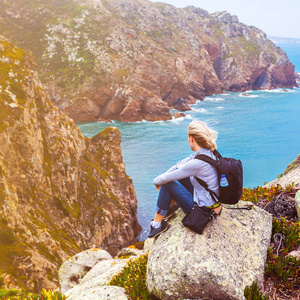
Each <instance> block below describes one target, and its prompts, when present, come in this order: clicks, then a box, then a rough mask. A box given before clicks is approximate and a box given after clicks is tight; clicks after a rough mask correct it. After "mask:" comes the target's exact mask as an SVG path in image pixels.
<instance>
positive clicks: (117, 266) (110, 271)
mask: <svg viewBox="0 0 300 300" xmlns="http://www.w3.org/2000/svg"><path fill="white" fill-rule="evenodd" d="M127 261H128V259H110V260H106V261H101V262H99V263H98V264H96V265H95V266H94V267H93V268H92V269H91V270H90V271H89V272H88V273H87V274H86V275H85V277H83V279H82V280H81V281H80V283H79V284H78V285H76V286H74V287H73V288H72V289H70V290H68V291H67V292H66V293H65V295H66V296H67V297H68V300H80V299H81V295H82V294H84V293H85V292H86V290H89V289H93V288H97V287H100V286H104V285H106V284H107V283H108V282H109V281H110V280H111V278H112V277H113V276H114V275H116V274H118V273H120V272H121V271H122V269H123V268H124V266H125V265H126V263H127Z"/></svg>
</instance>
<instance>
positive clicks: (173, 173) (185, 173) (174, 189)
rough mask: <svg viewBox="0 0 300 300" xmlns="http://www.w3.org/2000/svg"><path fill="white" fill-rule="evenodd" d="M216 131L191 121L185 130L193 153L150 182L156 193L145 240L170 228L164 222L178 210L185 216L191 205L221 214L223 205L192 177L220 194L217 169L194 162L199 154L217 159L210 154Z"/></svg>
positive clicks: (213, 148) (214, 144)
mask: <svg viewBox="0 0 300 300" xmlns="http://www.w3.org/2000/svg"><path fill="white" fill-rule="evenodd" d="M217 136H218V134H217V132H216V131H214V130H212V129H210V128H208V127H207V126H206V124H205V123H203V122H201V121H193V122H191V123H190V125H189V127H188V142H189V145H190V147H191V150H192V151H194V153H193V154H191V155H190V156H189V157H187V158H185V159H183V160H181V161H179V162H178V163H177V164H176V165H175V166H173V167H172V168H171V169H169V170H168V171H167V172H166V173H164V174H161V175H159V176H158V177H156V178H155V179H154V180H153V183H154V185H155V186H156V188H157V189H158V190H159V195H158V199H157V205H156V214H155V218H154V220H153V221H152V222H151V226H150V227H151V228H150V233H149V235H148V237H150V238H151V237H155V236H157V235H159V234H160V233H162V232H164V231H166V230H167V229H168V228H169V224H168V223H167V222H166V221H165V220H163V219H164V217H165V216H166V215H167V216H168V217H169V216H171V214H173V213H174V212H175V210H176V209H177V208H178V207H180V208H181V209H182V210H183V211H184V212H185V213H186V214H187V213H189V212H190V210H191V209H192V207H193V205H194V202H196V203H197V204H198V205H199V206H202V207H203V206H204V207H206V210H207V211H211V210H212V209H213V210H214V211H215V213H217V214H220V213H221V209H222V205H221V203H218V202H217V203H216V201H215V200H214V199H212V197H211V195H210V193H209V192H208V191H206V190H205V188H204V187H203V186H202V185H200V184H199V183H198V181H197V180H196V178H195V177H197V178H200V179H202V180H203V181H205V182H206V183H207V185H208V188H209V189H210V190H211V191H213V192H215V193H216V194H217V195H219V182H218V175H217V171H216V169H215V168H214V167H213V166H211V165H210V164H208V163H206V162H204V161H202V160H199V159H194V158H195V156H197V155H198V154H205V155H208V156H210V157H211V158H213V159H216V157H215V156H214V154H213V152H212V151H214V150H215V149H216V148H217V145H216V140H217Z"/></svg>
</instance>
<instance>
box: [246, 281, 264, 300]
mask: <svg viewBox="0 0 300 300" xmlns="http://www.w3.org/2000/svg"><path fill="white" fill-rule="evenodd" d="M244 296H245V297H246V299H247V300H268V299H269V297H268V296H267V295H266V294H263V293H262V292H261V291H260V288H259V287H258V285H257V282H256V281H254V282H253V283H252V285H251V286H250V287H248V286H246V287H245V290H244Z"/></svg>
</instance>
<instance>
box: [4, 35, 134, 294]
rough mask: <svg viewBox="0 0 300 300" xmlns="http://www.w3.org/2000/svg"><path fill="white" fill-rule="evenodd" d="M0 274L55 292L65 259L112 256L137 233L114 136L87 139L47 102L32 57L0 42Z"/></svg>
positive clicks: (129, 184)
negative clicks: (95, 251) (96, 250)
mask: <svg viewBox="0 0 300 300" xmlns="http://www.w3.org/2000/svg"><path fill="white" fill-rule="evenodd" d="M0 78H1V82H0V94H1V97H0V145H1V147H0V175H1V180H0V216H1V217H0V276H1V277H3V278H4V283H5V285H6V286H10V285H12V286H16V285H17V286H20V287H27V288H29V289H31V290H39V289H40V288H41V287H46V288H55V287H57V271H58V268H59V266H60V265H61V263H62V262H63V260H64V259H65V258H67V257H68V256H69V255H74V254H75V253H78V252H80V251H82V250H83V249H87V248H92V247H94V246H99V247H103V248H105V249H106V250H108V251H110V252H111V253H116V251H117V250H119V249H120V248H121V247H122V246H124V245H126V244H127V243H129V242H130V241H132V240H133V239H134V237H135V236H136V235H137V233H138V231H139V225H138V223H137V216H136V208H137V200H136V196H135V191H134V188H133V184H132V180H131V178H130V177H128V176H127V175H126V173H125V166H124V163H123V160H122V155H121V148H120V142H121V137H120V132H119V131H118V130H117V129H114V128H109V129H106V130H105V131H102V132H100V133H99V134H98V135H96V136H95V137H93V138H92V139H88V138H86V137H84V136H83V135H82V134H81V132H80V130H79V129H78V127H77V126H76V125H75V123H74V121H73V120H71V119H70V118H68V117H67V116H65V114H64V113H63V112H61V111H60V110H58V109H57V108H55V107H54V106H53V104H51V102H50V101H49V100H48V99H47V95H46V93H45V91H44V89H43V87H42V85H41V83H40V81H39V79H38V77H37V72H36V66H35V64H34V61H33V59H32V56H31V55H30V54H28V53H27V52H25V51H23V50H21V49H20V48H17V47H15V46H13V45H12V44H10V43H9V42H8V41H7V40H6V39H5V38H3V37H0Z"/></svg>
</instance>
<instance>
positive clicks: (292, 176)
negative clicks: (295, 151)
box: [264, 154, 300, 189]
mask: <svg viewBox="0 0 300 300" xmlns="http://www.w3.org/2000/svg"><path fill="white" fill-rule="evenodd" d="M292 183H293V184H294V186H295V188H297V189H300V154H299V155H298V156H297V157H296V159H295V160H294V161H293V162H292V163H290V164H289V165H288V166H287V168H286V170H285V171H284V173H283V176H282V177H279V178H276V179H274V180H272V181H271V182H269V183H267V184H266V185H264V187H266V188H270V187H271V186H276V185H280V186H282V187H283V188H285V187H286V186H287V185H291V184H292Z"/></svg>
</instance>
